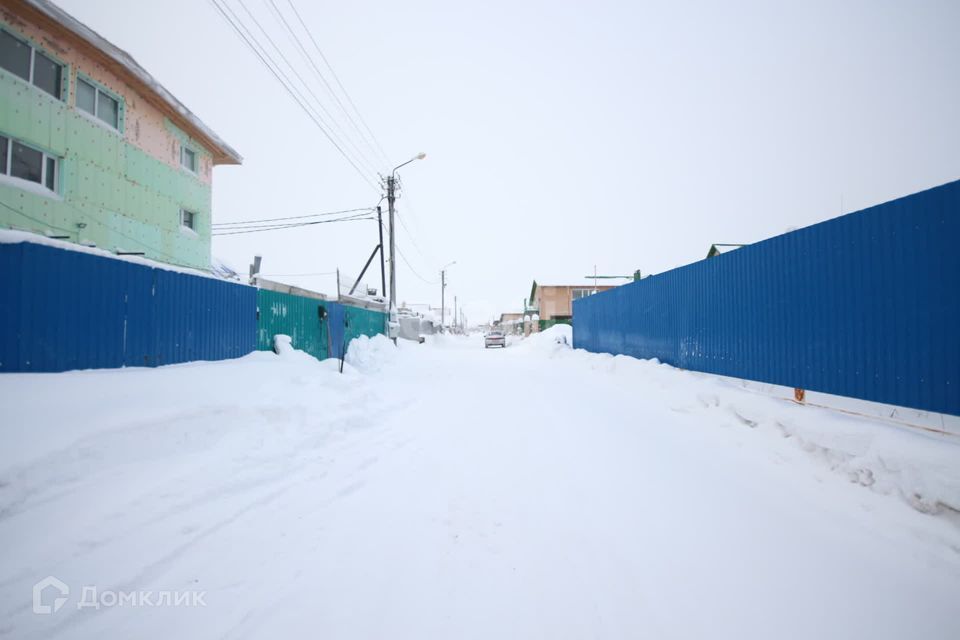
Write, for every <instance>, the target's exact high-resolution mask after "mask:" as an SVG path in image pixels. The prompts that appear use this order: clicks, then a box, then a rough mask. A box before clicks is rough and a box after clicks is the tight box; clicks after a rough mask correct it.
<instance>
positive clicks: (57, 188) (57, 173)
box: [0, 133, 60, 195]
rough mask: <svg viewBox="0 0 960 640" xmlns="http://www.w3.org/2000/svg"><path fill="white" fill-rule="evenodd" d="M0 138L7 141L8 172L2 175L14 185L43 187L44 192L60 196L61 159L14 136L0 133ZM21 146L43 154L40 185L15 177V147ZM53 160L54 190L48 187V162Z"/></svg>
mask: <svg viewBox="0 0 960 640" xmlns="http://www.w3.org/2000/svg"><path fill="white" fill-rule="evenodd" d="M0 137H3V138H6V139H7V170H6V172H5V173H2V174H0V176H2V177H4V178H5V179H7V180H10V181H12V182H14V183H20V184H29V185H34V187H42V188H43V189H44V191H47V192H49V193H52V194H54V195H60V158H59V157H58V156H55V155H53V154H52V153H47V152H46V151H44V150H43V149H39V148H37V147H36V146H35V145H32V144H29V143H27V142H24V141H23V140H19V139H17V138H14V137H13V136H8V135H6V134H3V133H0ZM14 144H19V145H22V146H24V147H27V148H29V149H33V150H34V151H39V152H40V154H41V159H40V184H37V183H36V182H34V181H33V180H27V179H25V178H18V177H17V176H15V175H13V145H14ZM48 159H52V160H53V189H52V190H51V189H49V188H48V187H47V160H48Z"/></svg>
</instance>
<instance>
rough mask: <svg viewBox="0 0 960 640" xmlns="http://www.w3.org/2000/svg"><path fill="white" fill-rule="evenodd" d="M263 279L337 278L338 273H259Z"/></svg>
mask: <svg viewBox="0 0 960 640" xmlns="http://www.w3.org/2000/svg"><path fill="white" fill-rule="evenodd" d="M257 275H258V276H260V277H262V278H300V277H304V276H335V275H337V272H336V271H318V272H315V273H258V274H257Z"/></svg>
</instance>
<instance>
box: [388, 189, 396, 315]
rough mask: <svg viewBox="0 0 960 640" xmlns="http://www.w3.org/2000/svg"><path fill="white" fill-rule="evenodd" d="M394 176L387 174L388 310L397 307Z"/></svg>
mask: <svg viewBox="0 0 960 640" xmlns="http://www.w3.org/2000/svg"><path fill="white" fill-rule="evenodd" d="M394 185H395V178H394V177H393V175H389V176H387V209H388V212H389V218H390V310H391V311H393V310H394V309H396V308H397V302H396V300H397V243H396V239H397V233H396V230H395V229H394V227H393V203H394V202H395V201H396V194H395V193H394Z"/></svg>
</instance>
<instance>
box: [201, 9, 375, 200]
mask: <svg viewBox="0 0 960 640" xmlns="http://www.w3.org/2000/svg"><path fill="white" fill-rule="evenodd" d="M209 2H210V3H211V4H212V5H213V6H214V7H215V8H216V9H217V11H218V12H219V13H220V15H221V16H223V19H224V20H226V21H227V23H228V24H229V25H230V27H231V28H232V29H233V30H234V31H235V32H236V33H237V35H239V36H240V38H241V39H242V40H243V41H244V43H246V45H247V47H249V48H250V50H251V51H253V53H254V55H256V56H257V58H258V59H259V60H260V62H261V63H262V64H263V65H264V66H265V67H266V68H267V70H269V71H270V73H271V74H273V77H274V78H276V79H277V82H279V83H280V85H281V86H282V87H283V88H284V90H285V91H286V92H287V93H288V94H289V95H290V97H291V98H293V99H294V101H295V102H296V103H297V104H298V105H299V106H300V108H301V109H303V111H304V113H306V114H307V117H309V118H310V120H312V121H313V123H314V125H316V127H317V128H318V129H320V131H321V132H322V133H323V135H324V136H326V138H327V140H329V141H330V144H332V145H333V146H334V147H336V149H337V151H339V152H340V155H342V156H343V157H344V159H345V160H346V161H347V162H349V163H350V166H352V167H353V168H354V170H356V172H357V173H358V174H359V175H360V177H361V178H363V181H364V182H366V183H367V184H368V185H369V186H370V188H371V189H373V190H374V191H377V192H379V191H380V189H379V188H377V186H376V185H375V184H374V183H373V182H372V181H371V180H370V179H369V178H368V177H367V175H366V174H365V173H364V172H363V171H362V170H361V169H360V167H358V166H357V163H356V162H354V161H353V160H352V159H351V158H350V156H348V155H347V153H346V152H345V151H344V150H343V148H342V147H341V146H340V145H339V144H337V142H336V140H334V139H333V136H331V135H330V133H329V132H328V131H327V130H326V128H325V127H324V126H323V125H322V124H321V123H320V121H319V120H318V119H317V118H316V116H315V115H314V114H313V113H311V111H310V109H308V108H307V106H306V105H305V104H304V103H303V101H302V100H301V99H300V98H299V97H297V95H296V94H295V93H294V92H293V90H292V89H291V87H290V86H289V85H288V83H287V82H285V81H284V80H283V78H282V77H281V74H282V69H279V67H278V68H277V69H274V68H273V66H271V64H270V63H269V62H267V59H266V58H264V56H265V55H266V56H267V58H269V54H268V53H267V52H266V50H265V49H264V50H263V53H261V52H260V51H259V50H258V49H257V46H260V45H259V43H257V45H254V44H253V42H251V39H252V40H253V41H254V42H256V38H254V37H253V34H250V38H248V37H247V35H246V34H244V32H243V31H242V30H241V29H240V27H238V26H237V24H235V23H234V21H233V19H232V18H230V16H229V15H227V13H226V11H224V9H223V7H221V6H220V4H219V0H209ZM227 8H228V9H229V6H227ZM230 13H231V14H233V15H234V16H235V17H236V14H235V13H233V11H232V10H230ZM237 20H238V22H240V21H239V18H237ZM241 24H242V22H241ZM244 29H246V27H244ZM261 49H262V47H261ZM274 64H276V63H274ZM278 71H279V73H278Z"/></svg>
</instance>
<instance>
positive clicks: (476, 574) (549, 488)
mask: <svg viewBox="0 0 960 640" xmlns="http://www.w3.org/2000/svg"><path fill="white" fill-rule="evenodd" d="M567 331H568V329H567V328H565V327H555V328H554V329H551V330H550V331H547V332H544V333H543V334H541V335H538V336H535V337H533V338H530V339H526V340H513V341H512V342H511V343H510V345H509V347H508V348H507V349H503V350H486V349H484V348H483V341H482V338H481V337H479V336H477V337H471V338H458V337H453V336H431V337H430V338H429V339H428V341H427V343H426V344H423V345H417V344H414V343H410V342H404V341H400V343H399V345H398V346H394V345H393V343H391V342H390V341H389V340H386V339H385V338H382V337H377V338H373V339H368V338H361V339H360V340H357V341H355V342H354V343H353V344H352V345H351V347H350V350H349V352H348V356H347V359H346V363H345V364H344V371H343V373H342V374H341V373H339V365H340V363H339V362H336V361H326V362H322V363H320V362H317V361H316V360H314V359H312V358H310V357H309V356H306V355H305V354H302V353H299V352H295V351H292V350H290V349H289V346H288V343H287V341H286V340H284V339H282V338H281V339H280V341H279V342H278V351H279V352H280V354H279V355H278V354H276V353H271V352H263V353H255V354H251V355H249V356H247V357H245V358H241V359H238V360H233V361H227V362H219V363H195V364H187V365H174V366H169V367H162V368H158V369H126V370H110V371H82V372H70V373H62V374H24V375H20V374H15V375H11V374H5V375H3V376H0V403H2V406H3V432H2V440H0V442H2V446H0V638H3V637H10V638H158V639H168V638H180V639H185V638H290V637H312V638H338V639H340V638H364V639H365V638H418V639H420V638H550V639H554V638H587V637H589V638H641V637H649V638H737V639H744V638H758V639H760V638H762V639H764V640H767V639H769V638H813V637H816V638H844V639H848V638H869V639H871V640H876V639H881V638H898V639H900V638H944V639H947V638H958V637H960V618H958V609H957V603H958V602H960V518H958V512H957V509H958V508H960V445H958V442H957V439H956V438H955V437H953V436H938V435H935V434H926V433H923V432H921V431H915V430H910V429H905V428H902V427H898V426H895V425H891V424H889V423H886V422H882V421H875V420H867V419H863V418H858V417H854V416H849V415H844V414H841V413H836V412H831V411H828V410H824V409H820V408H815V407H808V406H798V405H794V404H792V403H788V402H784V401H782V400H778V399H774V398H770V397H766V396H764V395H761V394H758V393H754V392H750V391H747V390H744V389H742V388H739V387H737V386H736V385H735V384H731V383H730V381H728V380H723V379H720V378H715V377H711V376H705V375H701V374H694V373H690V372H684V371H679V370H676V369H673V368H671V367H668V366H665V365H661V364H658V363H656V362H655V361H638V360H634V359H631V358H625V357H612V356H602V355H594V354H588V353H585V352H582V351H574V350H573V349H571V348H570V346H569V344H568V343H569V335H568V334H567V333H566V332H567ZM564 338H566V340H564ZM47 576H53V577H55V578H57V579H58V580H60V581H62V583H64V584H65V585H66V586H68V587H69V593H68V594H67V595H66V596H65V597H66V600H65V602H64V603H63V604H62V606H61V607H60V609H59V610H58V611H55V612H51V613H48V614H44V613H34V611H33V601H32V589H33V586H34V585H35V584H36V583H37V582H38V581H40V580H42V579H44V578H46V577H47ZM85 587H90V588H96V589H97V593H98V597H100V599H101V600H102V602H99V604H101V605H102V606H100V607H99V609H97V608H94V607H92V606H84V607H80V608H78V604H82V599H83V597H84V592H85ZM48 591H49V589H48ZM91 593H92V591H90V590H87V591H86V596H87V597H88V598H89V597H90V594H91ZM105 593H113V594H131V593H132V594H135V595H136V594H139V596H138V597H139V598H140V599H139V600H136V601H135V602H136V604H133V602H134V601H133V600H131V599H130V597H129V596H126V597H124V598H122V599H121V598H118V601H114V599H113V597H110V598H107V597H104V594H105ZM144 593H149V594H150V595H148V596H144V595H143V594H144ZM162 593H166V594H167V596H166V599H164V597H163V596H161V595H160V594H162ZM187 593H192V594H197V593H199V594H201V596H200V600H199V601H198V602H195V603H194V604H195V606H187V605H186V602H190V600H187V599H184V600H181V601H180V604H179V606H176V605H175V603H176V602H177V600H176V598H177V597H178V595H181V594H187ZM171 594H174V595H171ZM56 595H58V594H57V593H46V594H45V595H44V598H45V600H44V601H45V602H46V603H48V604H49V603H51V602H52V601H53V598H54V596H56ZM90 602H92V600H88V602H87V603H88V604H89V603H90Z"/></svg>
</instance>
